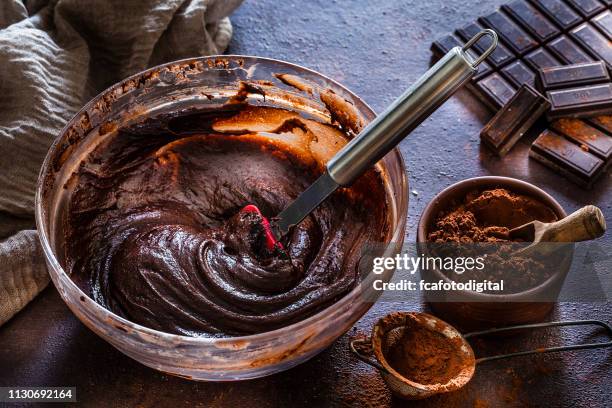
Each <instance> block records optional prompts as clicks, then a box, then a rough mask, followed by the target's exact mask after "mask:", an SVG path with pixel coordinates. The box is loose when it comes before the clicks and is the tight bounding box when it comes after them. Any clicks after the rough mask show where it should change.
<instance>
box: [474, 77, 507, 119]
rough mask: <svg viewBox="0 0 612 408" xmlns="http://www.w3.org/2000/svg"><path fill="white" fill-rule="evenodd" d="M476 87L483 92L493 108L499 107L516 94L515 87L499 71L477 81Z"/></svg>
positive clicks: (486, 100)
mask: <svg viewBox="0 0 612 408" xmlns="http://www.w3.org/2000/svg"><path fill="white" fill-rule="evenodd" d="M476 87H477V88H478V89H479V90H480V92H482V94H483V95H484V97H485V100H484V102H486V103H487V104H488V105H489V106H490V107H492V108H493V109H496V110H497V109H499V108H501V107H502V106H504V105H505V104H506V102H508V101H509V100H510V98H512V95H514V92H515V91H514V88H513V87H512V85H510V84H509V83H508V82H507V81H506V80H505V79H504V78H502V77H501V75H499V74H498V73H497V72H494V73H492V74H491V75H489V76H487V77H484V78H483V79H481V80H480V81H478V82H476Z"/></svg>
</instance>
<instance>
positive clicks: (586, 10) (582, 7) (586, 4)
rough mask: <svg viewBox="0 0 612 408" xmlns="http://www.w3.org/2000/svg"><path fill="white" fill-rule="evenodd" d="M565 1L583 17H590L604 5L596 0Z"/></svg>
mask: <svg viewBox="0 0 612 408" xmlns="http://www.w3.org/2000/svg"><path fill="white" fill-rule="evenodd" d="M565 1H567V2H568V3H569V4H570V5H571V6H572V7H573V8H574V9H576V10H577V11H578V13H580V14H582V15H583V16H585V17H591V16H593V15H595V14H597V13H599V12H600V11H601V10H603V9H604V8H605V7H606V6H604V5H603V4H601V3H600V2H598V1H597V0H565Z"/></svg>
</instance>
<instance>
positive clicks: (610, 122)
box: [587, 116, 612, 135]
mask: <svg viewBox="0 0 612 408" xmlns="http://www.w3.org/2000/svg"><path fill="white" fill-rule="evenodd" d="M587 120H588V122H589V123H591V124H593V125H595V126H597V127H598V128H600V129H602V130H605V131H606V132H608V133H610V134H611V135H612V116H595V117H593V118H588V119H587Z"/></svg>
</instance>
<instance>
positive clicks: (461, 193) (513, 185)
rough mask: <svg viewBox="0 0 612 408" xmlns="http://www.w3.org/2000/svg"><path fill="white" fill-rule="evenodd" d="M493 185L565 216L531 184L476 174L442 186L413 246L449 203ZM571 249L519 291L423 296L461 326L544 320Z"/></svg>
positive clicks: (429, 274)
mask: <svg viewBox="0 0 612 408" xmlns="http://www.w3.org/2000/svg"><path fill="white" fill-rule="evenodd" d="M492 188H505V189H507V190H509V191H511V192H514V193H519V194H523V195H526V196H529V197H532V198H535V199H537V200H539V201H541V202H542V203H544V204H547V205H548V206H549V207H550V208H551V209H552V210H553V211H554V213H555V214H556V215H557V218H558V219H561V218H565V216H567V214H566V212H565V210H564V209H563V208H562V207H561V205H560V204H559V203H558V202H557V201H556V200H555V199H554V198H553V197H551V196H550V195H549V194H548V193H546V192H545V191H544V190H542V189H540V188H538V187H536V186H535V185H533V184H530V183H527V182H525V181H521V180H517V179H513V178H509V177H496V176H488V177H475V178H470V179H466V180H463V181H460V182H458V183H455V184H453V185H451V186H449V187H447V188H445V189H444V190H442V191H441V192H440V193H438V195H436V196H435V197H434V198H433V200H432V201H431V202H430V203H429V204H428V205H427V206H426V207H425V210H424V211H423V213H422V215H421V218H420V220H419V225H418V230H417V245H419V243H425V242H427V235H428V234H429V232H430V229H431V227H432V226H433V224H434V222H435V220H436V218H437V216H438V214H439V213H440V212H441V211H447V210H449V209H450V207H451V206H452V205H453V203H456V202H460V200H461V199H463V198H464V197H465V196H466V194H467V193H469V192H471V191H474V190H479V191H482V190H487V189H492ZM425 251H427V250H426V249H425ZM573 251H574V247H573V245H570V248H568V250H567V251H565V253H564V255H563V257H562V258H561V259H560V262H559V266H558V267H557V268H556V270H555V272H554V273H553V274H552V275H551V276H550V277H549V278H548V279H546V280H545V281H544V282H542V283H540V284H539V285H537V286H535V287H532V288H530V289H528V290H525V291H523V292H518V293H510V294H489V293H478V292H473V291H461V292H458V293H457V292H454V294H453V298H452V301H445V300H444V295H442V298H440V296H433V295H431V294H430V293H429V292H426V293H425V299H426V300H427V301H428V303H429V305H430V306H431V308H432V309H433V311H434V312H435V314H437V315H439V316H440V317H442V318H443V319H444V320H446V321H449V322H451V323H452V324H454V325H455V326H456V327H459V328H460V329H462V330H476V329H484V328H489V327H502V326H508V325H514V324H525V323H534V322H538V321H542V320H543V319H544V318H545V317H546V315H547V314H548V313H549V312H550V310H551V309H552V307H553V306H554V303H555V300H556V298H557V296H558V294H559V292H560V290H561V287H562V286H563V281H564V280H565V277H566V275H567V273H568V271H569V268H570V266H571V262H572V258H573ZM422 273H423V275H425V276H423V278H424V279H426V280H427V279H431V280H434V281H438V280H444V281H446V282H450V281H451V280H450V279H449V278H448V277H447V276H446V275H445V274H443V273H442V272H441V271H439V270H437V269H432V270H428V271H422ZM540 299H541V300H540Z"/></svg>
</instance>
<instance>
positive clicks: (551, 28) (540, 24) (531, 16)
mask: <svg viewBox="0 0 612 408" xmlns="http://www.w3.org/2000/svg"><path fill="white" fill-rule="evenodd" d="M501 8H502V10H504V11H505V12H506V13H508V15H510V16H511V17H512V18H514V19H515V20H516V21H518V23H519V24H520V25H521V26H522V27H523V28H524V29H525V30H527V31H528V32H529V33H530V34H531V35H533V37H534V38H536V39H537V40H538V41H540V42H545V41H548V40H549V39H551V38H552V37H554V36H555V35H557V34H559V29H557V27H555V25H554V24H553V23H551V22H550V20H549V19H548V18H546V17H545V16H544V15H543V14H542V13H540V12H539V11H538V10H537V9H535V8H534V7H533V6H532V5H530V4H529V3H527V2H526V1H525V0H516V1H513V2H512V3H508V4H505V5H503V6H502V7H501Z"/></svg>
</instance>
